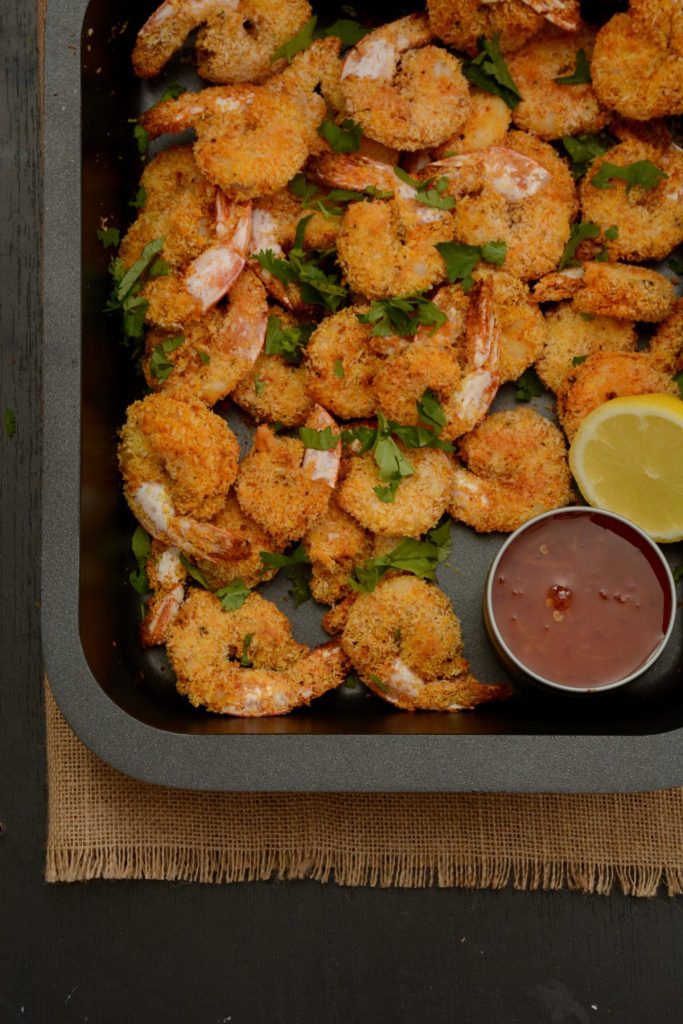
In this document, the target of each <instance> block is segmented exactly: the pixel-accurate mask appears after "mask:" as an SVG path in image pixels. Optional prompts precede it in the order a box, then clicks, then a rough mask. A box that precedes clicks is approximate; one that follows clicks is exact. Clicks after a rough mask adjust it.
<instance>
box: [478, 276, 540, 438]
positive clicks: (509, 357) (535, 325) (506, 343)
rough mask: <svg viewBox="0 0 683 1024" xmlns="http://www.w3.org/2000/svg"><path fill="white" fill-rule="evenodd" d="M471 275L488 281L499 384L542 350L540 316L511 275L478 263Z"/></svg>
mask: <svg viewBox="0 0 683 1024" xmlns="http://www.w3.org/2000/svg"><path fill="white" fill-rule="evenodd" d="M472 277H473V278H474V280H475V281H487V280H490V281H491V286H492V290H491V299H490V301H491V305H492V308H493V311H494V315H495V318H496V323H497V325H498V333H499V335H500V359H499V364H498V375H499V383H500V384H505V383H507V381H510V380H517V379H518V378H519V377H521V375H522V374H523V373H524V371H525V370H526V369H528V368H529V367H530V366H531V365H532V363H533V362H534V360H535V359H536V358H537V357H538V356H539V354H540V352H541V348H542V346H543V341H544V338H545V325H544V322H543V317H542V315H541V314H540V311H539V309H538V306H537V305H536V303H535V302H534V301H533V299H532V298H531V295H530V293H529V288H528V286H527V285H526V284H524V282H523V281H520V280H519V278H517V277H513V275H512V274H508V273H507V272H506V271H504V270H494V269H493V268H487V267H486V265H485V264H483V265H482V264H480V265H479V267H478V268H477V270H475V271H474V273H473V274H472ZM473 426H474V424H473ZM470 429H471V428H470Z"/></svg>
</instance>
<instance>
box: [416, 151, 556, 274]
mask: <svg viewBox="0 0 683 1024" xmlns="http://www.w3.org/2000/svg"><path fill="white" fill-rule="evenodd" d="M424 174H425V175H426V176H434V175H436V176H438V175H444V176H445V177H446V178H447V179H448V190H449V192H450V194H451V195H452V196H454V197H455V199H456V205H455V209H454V211H453V220H454V222H455V237H456V239H457V240H458V241H460V242H465V243H467V244H468V245H484V244H485V243H487V242H491V241H494V240H498V239H501V240H503V241H504V242H505V243H506V244H507V254H506V257H505V264H504V269H505V270H506V271H507V272H508V273H510V274H513V275H515V276H516V277H521V278H522V280H525V281H528V280H531V279H534V278H537V277H540V276H542V275H543V274H546V273H549V272H550V271H551V270H553V269H554V268H555V267H556V266H557V264H558V263H559V261H560V258H561V256H562V253H563V251H564V247H565V244H566V242H567V239H568V238H569V232H570V222H571V219H572V217H573V215H574V213H575V211H576V190H575V188H574V183H573V181H572V177H571V174H570V172H569V169H568V167H567V166H566V164H565V163H564V161H563V160H562V159H561V158H560V157H559V156H558V155H557V154H556V153H555V151H554V150H553V149H552V147H551V146H549V145H548V144H547V143H545V142H541V141H540V139H536V138H534V137H533V136H531V135H527V134H525V133H524V132H509V133H508V135H507V138H506V140H505V145H504V146H490V147H489V148H488V149H482V150H476V151H474V152H471V153H462V154H460V155H459V156H453V157H447V158H446V159H444V160H437V161H436V162H435V163H433V164H432V165H430V167H428V168H427V169H426V171H425V172H424Z"/></svg>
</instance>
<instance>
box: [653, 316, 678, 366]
mask: <svg viewBox="0 0 683 1024" xmlns="http://www.w3.org/2000/svg"><path fill="white" fill-rule="evenodd" d="M650 358H651V359H652V360H653V362H654V363H655V365H656V366H657V367H659V369H660V370H662V371H663V372H664V373H671V374H674V373H675V374H678V373H680V372H681V371H683V299H677V301H676V302H675V303H674V306H673V309H672V310H671V312H670V313H669V315H668V317H667V318H666V320H664V321H663V322H662V323H661V324H660V325H659V329H658V330H657V333H656V334H655V335H654V337H653V338H652V339H651V341H650Z"/></svg>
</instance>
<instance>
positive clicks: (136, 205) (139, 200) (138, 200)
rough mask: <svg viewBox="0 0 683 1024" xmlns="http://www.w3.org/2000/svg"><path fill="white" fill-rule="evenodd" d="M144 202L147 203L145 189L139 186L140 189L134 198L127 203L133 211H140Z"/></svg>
mask: <svg viewBox="0 0 683 1024" xmlns="http://www.w3.org/2000/svg"><path fill="white" fill-rule="evenodd" d="M146 202H147V189H146V188H145V187H144V186H143V185H140V188H139V189H138V190H137V192H136V193H135V198H134V199H131V201H130V202H129V203H128V205H129V206H132V207H133V209H134V210H141V209H142V207H143V206H144V205H145V203H146Z"/></svg>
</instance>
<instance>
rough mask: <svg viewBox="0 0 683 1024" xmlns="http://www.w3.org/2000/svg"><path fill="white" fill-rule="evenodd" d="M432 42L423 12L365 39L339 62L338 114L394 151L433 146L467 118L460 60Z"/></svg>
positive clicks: (466, 92)
mask: <svg viewBox="0 0 683 1024" xmlns="http://www.w3.org/2000/svg"><path fill="white" fill-rule="evenodd" d="M431 38H432V33H431V31H430V28H429V22H428V20H427V17H426V15H424V14H409V15H408V16H407V17H405V18H400V19H399V20H398V21H393V22H390V23H389V24H386V25H382V26H381V27H380V28H377V29H375V30H374V31H372V32H370V33H369V34H368V35H366V36H365V37H364V38H363V39H361V41H360V42H359V43H358V44H357V45H356V46H355V47H353V49H352V50H350V52H349V53H348V54H347V56H346V59H345V60H344V63H343V67H342V73H341V81H340V92H341V97H342V100H343V103H344V112H345V113H346V114H347V115H349V116H351V117H352V118H354V119H355V120H356V121H357V122H358V123H359V124H360V125H362V127H363V132H364V134H365V135H367V136H369V138H371V139H376V140H377V141H379V142H382V143H384V145H386V146H392V147H394V148H396V149H403V150H416V149H423V148H425V147H427V146H438V145H439V143H441V142H444V141H445V140H446V139H447V138H448V137H449V135H450V134H452V133H453V131H455V130H456V129H457V128H458V127H459V125H461V124H462V123H463V122H464V121H465V118H466V117H467V115H468V114H469V109H470V103H469V90H468V85H467V81H466V79H465V78H464V76H463V74H462V72H461V70H460V61H459V60H458V59H457V58H456V57H454V56H452V55H451V54H450V53H448V52H447V51H446V50H444V49H442V48H441V47H436V46H429V45H427V44H428V43H429V42H430V40H431Z"/></svg>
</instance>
